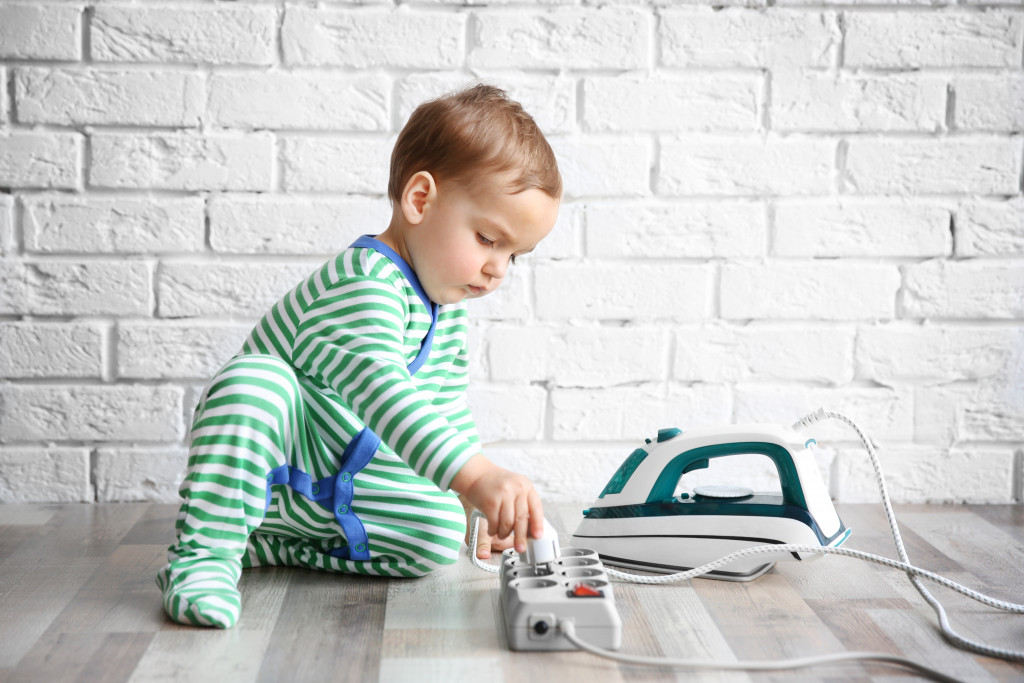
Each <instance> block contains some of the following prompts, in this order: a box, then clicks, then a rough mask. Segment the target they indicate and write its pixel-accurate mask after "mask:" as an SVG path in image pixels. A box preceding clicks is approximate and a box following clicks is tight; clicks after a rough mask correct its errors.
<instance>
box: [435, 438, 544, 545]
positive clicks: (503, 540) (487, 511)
mask: <svg viewBox="0 0 1024 683" xmlns="http://www.w3.org/2000/svg"><path fill="white" fill-rule="evenodd" d="M452 488H453V489H455V491H457V492H458V493H460V494H462V497H463V499H464V500H463V504H465V503H468V504H469V505H470V506H472V507H475V508H476V509H478V510H480V512H482V513H483V514H484V516H485V517H486V518H487V533H488V535H490V536H491V541H490V542H489V543H488V547H487V551H490V550H491V549H494V550H499V549H502V550H503V549H504V548H507V547H509V545H508V540H509V539H512V541H513V544H512V546H511V547H514V548H515V549H516V552H518V553H523V552H526V539H527V535H529V536H530V537H533V538H540V536H541V535H542V534H543V533H544V508H543V506H542V505H541V502H540V496H539V495H537V491H536V489H534V488H533V484H532V483H531V482H530V480H529V479H527V478H526V477H524V476H523V475H521V474H516V473H515V472H510V471H509V470H506V469H504V468H502V467H498V466H497V465H495V464H494V463H492V462H491V461H490V460H488V459H487V458H485V457H484V456H483V455H479V454H478V455H474V456H473V457H472V458H470V459H469V462H467V463H466V464H465V465H463V467H462V469H461V470H459V473H458V474H457V475H455V478H454V479H453V480H452ZM495 539H497V540H495ZM480 543H481V541H478V547H477V548H476V549H475V550H476V552H477V557H480V556H481V555H480V553H481V552H482V550H483V549H482V548H481V547H479V544H480Z"/></svg>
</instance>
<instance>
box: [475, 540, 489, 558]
mask: <svg viewBox="0 0 1024 683" xmlns="http://www.w3.org/2000/svg"><path fill="white" fill-rule="evenodd" d="M476 556H477V558H478V559H481V560H488V559H490V557H491V538H490V536H480V537H478V538H477V540H476Z"/></svg>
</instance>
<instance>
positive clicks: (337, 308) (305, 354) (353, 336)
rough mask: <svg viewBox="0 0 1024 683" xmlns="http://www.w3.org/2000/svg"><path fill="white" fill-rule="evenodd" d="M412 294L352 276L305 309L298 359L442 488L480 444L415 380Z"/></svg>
mask: <svg viewBox="0 0 1024 683" xmlns="http://www.w3.org/2000/svg"><path fill="white" fill-rule="evenodd" d="M407 307H408V301H407V300H406V298H405V297H404V296H403V295H402V293H401V292H399V291H398V289H397V288H396V287H395V286H394V285H392V284H390V283H389V282H386V281H382V280H379V279H376V278H373V277H348V278H345V279H343V280H342V281H341V282H339V283H337V284H335V285H334V286H332V287H330V288H329V289H327V290H325V291H323V292H322V293H321V294H320V295H319V296H318V297H316V298H315V299H314V300H313V301H312V302H311V303H310V304H309V305H308V306H307V307H306V308H305V310H304V311H303V312H302V313H301V315H300V316H299V320H298V324H297V327H296V336H295V345H294V348H293V350H292V354H293V356H292V362H293V363H294V365H295V367H296V368H297V369H298V370H299V371H301V372H302V373H304V374H305V375H307V376H309V377H311V378H312V379H313V380H315V381H316V382H318V383H320V384H321V385H322V386H325V387H330V388H331V389H333V390H334V391H335V392H337V394H338V396H339V397H340V398H341V400H342V402H343V403H344V404H345V405H347V406H348V407H349V408H350V409H351V410H352V412H353V413H355V415H356V416H357V417H358V418H359V419H360V420H361V421H362V422H363V423H364V424H366V425H367V426H368V427H369V428H370V429H372V430H373V431H374V432H375V433H376V434H377V435H379V436H380V437H381V439H383V441H384V443H386V444H387V445H388V446H390V447H391V448H392V449H393V450H394V451H395V453H397V454H398V455H399V457H401V458H402V459H403V460H405V461H406V462H407V463H408V464H409V466H410V467H412V468H413V470H415V471H416V473H417V474H419V475H421V476H423V477H426V478H428V479H430V480H431V481H433V482H434V483H435V484H436V485H437V486H438V487H440V488H441V489H442V490H444V489H447V488H449V487H450V486H451V480H452V479H453V478H454V476H455V474H456V473H457V472H458V471H459V469H461V467H462V465H463V464H465V462H466V461H467V460H469V458H471V457H472V456H473V455H474V454H475V453H476V448H475V447H474V445H473V444H472V443H471V442H470V441H469V440H468V439H466V438H465V437H464V436H463V435H462V434H461V433H460V431H459V430H458V429H456V428H455V427H453V426H452V425H450V424H449V422H448V420H447V419H446V418H445V417H444V416H443V415H441V414H440V412H439V411H438V408H437V407H436V406H434V405H433V404H432V402H431V396H430V394H429V393H425V392H422V391H420V390H419V389H418V388H417V387H416V385H415V384H414V383H413V381H412V378H411V377H410V376H409V371H408V369H407V368H406V364H405V357H404V355H403V339H404V330H405V320H406V317H407V314H408V311H407Z"/></svg>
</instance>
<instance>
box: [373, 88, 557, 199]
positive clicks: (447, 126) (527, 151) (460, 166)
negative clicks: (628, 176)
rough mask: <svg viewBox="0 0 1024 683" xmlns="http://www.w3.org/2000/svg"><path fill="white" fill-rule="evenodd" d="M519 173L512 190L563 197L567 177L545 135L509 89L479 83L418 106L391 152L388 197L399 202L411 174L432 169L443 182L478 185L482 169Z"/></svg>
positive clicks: (435, 176) (432, 173)
mask: <svg viewBox="0 0 1024 683" xmlns="http://www.w3.org/2000/svg"><path fill="white" fill-rule="evenodd" d="M515 170H518V171H519V176H518V177H517V179H516V180H515V181H514V182H513V184H512V187H511V192H513V193H517V192H522V191H524V190H528V189H530V188H537V189H539V190H542V191H543V192H545V193H546V194H548V195H549V196H551V197H553V198H555V199H558V198H560V197H561V196H562V177H561V175H559V173H558V162H557V161H556V160H555V155H554V153H553V152H552V151H551V147H550V145H548V141H547V140H546V139H545V138H544V134H543V133H541V132H540V128H538V127H537V124H536V122H535V121H534V120H533V117H531V116H530V115H529V114H527V113H526V112H525V111H524V110H523V107H522V106H521V105H520V104H519V103H518V102H515V101H514V100H511V99H509V97H508V95H507V94H506V92H505V91H504V90H502V89H500V88H496V87H494V86H491V85H484V84H478V85H475V86H473V87H471V88H467V89H465V90H461V91H459V92H455V93H450V94H447V95H444V96H442V97H439V98H437V99H435V100H431V101H429V102H424V103H423V104H421V105H420V106H418V107H417V108H416V110H415V111H414V112H413V113H412V116H410V117H409V121H408V123H406V124H405V127H404V128H403V129H402V132H401V133H399V134H398V140H397V141H396V142H395V149H394V151H393V152H392V153H391V176H390V178H389V179H388V197H390V198H391V202H392V204H394V205H397V204H398V203H399V202H400V197H401V194H402V190H403V189H405V184H406V183H407V182H409V178H411V177H412V176H413V175H415V174H416V173H418V172H420V171H426V172H428V173H430V174H431V175H432V176H433V177H434V181H435V182H436V183H437V184H438V185H441V184H442V183H449V182H462V183H465V184H472V182H473V181H474V180H475V179H477V178H478V177H479V176H480V175H481V174H482V173H487V172H491V173H501V172H506V171H515Z"/></svg>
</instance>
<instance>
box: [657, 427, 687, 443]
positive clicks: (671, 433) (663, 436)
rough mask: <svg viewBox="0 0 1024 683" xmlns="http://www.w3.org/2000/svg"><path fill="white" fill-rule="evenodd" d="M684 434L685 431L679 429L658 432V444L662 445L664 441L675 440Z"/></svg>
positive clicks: (670, 428)
mask: <svg viewBox="0 0 1024 683" xmlns="http://www.w3.org/2000/svg"><path fill="white" fill-rule="evenodd" d="M682 433H683V430H681V429H679V428H678V427H669V428H668V429H659V430H658V443H661V442H662V441H668V440H669V439H673V438H675V437H677V436H679V435H680V434H682Z"/></svg>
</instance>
